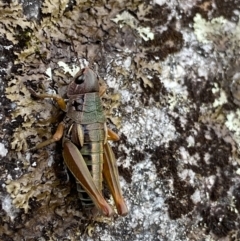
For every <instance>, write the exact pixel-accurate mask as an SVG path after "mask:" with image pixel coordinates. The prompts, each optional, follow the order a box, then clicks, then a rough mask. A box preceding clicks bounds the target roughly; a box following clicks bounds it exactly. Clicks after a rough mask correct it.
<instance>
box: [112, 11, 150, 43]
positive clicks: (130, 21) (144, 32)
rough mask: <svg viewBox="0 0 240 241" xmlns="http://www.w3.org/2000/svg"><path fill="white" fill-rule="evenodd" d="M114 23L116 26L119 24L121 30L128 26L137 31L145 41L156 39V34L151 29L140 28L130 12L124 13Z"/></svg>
mask: <svg viewBox="0 0 240 241" xmlns="http://www.w3.org/2000/svg"><path fill="white" fill-rule="evenodd" d="M112 21H113V22H115V23H116V24H119V27H120V28H122V27H123V26H124V25H125V24H126V25H128V26H130V27H131V28H132V29H136V30H137V32H138V33H139V35H140V36H141V38H143V39H144V41H148V40H153V39H154V33H153V32H152V31H151V29H150V28H149V27H143V26H140V25H139V23H138V21H137V19H136V18H134V17H133V16H132V15H131V14H130V13H129V12H128V11H124V12H122V13H121V14H118V15H117V16H116V17H115V18H113V19H112Z"/></svg>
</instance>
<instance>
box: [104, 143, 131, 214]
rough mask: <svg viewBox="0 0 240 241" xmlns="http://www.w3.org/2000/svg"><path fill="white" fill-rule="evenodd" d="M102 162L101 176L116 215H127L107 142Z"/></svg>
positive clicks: (112, 154) (114, 161)
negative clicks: (109, 194)
mask: <svg viewBox="0 0 240 241" xmlns="http://www.w3.org/2000/svg"><path fill="white" fill-rule="evenodd" d="M103 160H104V162H103V176H104V179H105V180H106V182H107V184H108V187H109V189H110V191H111V193H112V195H113V199H114V202H115V204H116V207H117V211H118V214H119V215H121V216H126V215H127V214H128V208H127V205H126V203H125V201H124V198H123V196H122V192H121V187H120V183H119V174H118V168H117V165H116V159H115V156H114V153H113V151H112V148H111V147H110V145H109V144H108V142H107V143H106V144H105V145H104V155H103Z"/></svg>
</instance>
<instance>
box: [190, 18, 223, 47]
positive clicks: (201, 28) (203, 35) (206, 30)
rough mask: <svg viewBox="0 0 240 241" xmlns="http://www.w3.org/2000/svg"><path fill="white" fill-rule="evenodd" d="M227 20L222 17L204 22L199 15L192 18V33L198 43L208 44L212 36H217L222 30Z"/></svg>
mask: <svg viewBox="0 0 240 241" xmlns="http://www.w3.org/2000/svg"><path fill="white" fill-rule="evenodd" d="M226 23H227V20H226V19H224V18H223V17H219V18H214V19H212V20H211V21H209V22H208V21H206V20H205V19H204V18H202V16H201V15H200V14H196V16H195V17H194V24H193V27H194V33H195V35H196V37H197V39H198V41H199V42H202V43H210V42H211V37H212V36H217V35H220V34H221V33H222V31H223V30H224V25H226Z"/></svg>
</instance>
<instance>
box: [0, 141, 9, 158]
mask: <svg viewBox="0 0 240 241" xmlns="http://www.w3.org/2000/svg"><path fill="white" fill-rule="evenodd" d="M7 153H8V150H7V149H6V148H5V146H4V144H3V143H0V156H2V157H3V156H6V155H7Z"/></svg>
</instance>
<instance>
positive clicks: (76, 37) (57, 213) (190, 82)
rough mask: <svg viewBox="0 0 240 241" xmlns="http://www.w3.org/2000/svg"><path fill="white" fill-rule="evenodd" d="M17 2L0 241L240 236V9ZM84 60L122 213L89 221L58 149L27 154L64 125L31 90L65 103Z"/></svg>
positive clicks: (2, 135) (7, 63)
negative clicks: (99, 91)
mask: <svg viewBox="0 0 240 241" xmlns="http://www.w3.org/2000/svg"><path fill="white" fill-rule="evenodd" d="M20 2H21V4H20V3H18V2H16V1H2V2H1V3H0V30H1V31H0V33H1V34H0V52H1V56H0V80H1V82H0V94H1V104H0V108H1V113H0V125H1V128H0V156H1V162H0V183H1V186H0V189H1V194H0V200H1V202H0V203H1V209H0V214H1V215H0V223H1V225H0V240H3V241H12V240H14V241H18V240H19V241H20V240H39V241H40V240H41V241H44V240H64V241H65V240H104V241H105V240H131V241H137V240H153V241H155V240H166V241H172V240H175V241H177V240H179V241H180V240H181V241H185V240H191V241H193V240H197V241H199V240H209V241H210V240H222V241H223V240H224V241H225V240H229V241H230V240H231V241H233V240H240V232H239V228H240V220H239V212H240V201H239V200H240V176H239V175H240V168H239V164H240V159H239V144H240V124H239V123H240V109H239V106H240V91H239V83H240V74H239V66H240V64H239V60H238V59H239V58H238V57H239V50H240V49H239V46H240V34H239V33H240V23H239V6H240V1H238V0H235V1H221V0H215V1H214V0H202V1H201V0H199V1H197V0H184V1H176V0H171V1H164V0H162V1H160V0H156V1H143V0H142V1H141V0H133V1H125V0H123V1H112V0H110V1H103V0H100V1H88V0H86V1H80V0H75V1H67V0H62V1H57V0H51V1H50V0H48V1H47V0H46V1H26V0H22V1H20ZM86 61H88V65H90V66H92V67H93V68H96V66H97V69H96V71H98V74H99V76H100V77H101V78H102V80H104V81H105V82H106V84H107V85H108V92H107V94H106V95H105V96H104V97H103V102H104V106H105V110H106V116H107V118H108V120H109V125H110V127H111V128H114V129H115V130H116V131H117V132H118V134H119V135H120V137H121V140H120V141H119V142H118V143H112V146H113V150H114V152H115V154H116V156H117V158H118V166H119V172H120V175H121V177H120V181H121V185H122V187H123V193H124V196H125V198H126V201H127V204H128V206H129V210H130V212H129V215H128V216H127V217H124V218H122V217H117V218H112V219H106V218H105V219H104V218H100V217H99V218H98V219H96V220H90V219H89V217H88V216H87V215H86V214H84V213H83V211H82V209H81V203H80V201H79V200H78V198H77V192H76V185H75V182H74V179H73V178H72V176H71V175H70V176H69V177H70V178H68V175H67V172H66V170H65V167H64V164H63V159H62V156H61V143H56V144H53V145H50V146H49V147H46V148H43V149H41V150H38V151H36V152H26V150H27V149H28V148H30V147H32V146H34V145H36V143H39V142H40V141H42V140H45V139H47V138H49V137H50V136H51V134H52V133H54V130H55V129H56V126H57V123H58V122H59V121H60V120H61V118H62V116H63V113H61V111H60V110H59V108H58V107H57V106H56V104H54V102H53V101H51V100H44V101H39V100H36V99H34V98H33V97H32V96H31V95H30V93H29V91H28V89H27V88H28V87H32V88H33V89H35V90H36V91H38V92H48V93H56V92H57V93H59V94H60V95H62V96H64V94H65V91H66V87H67V84H68V83H69V81H70V78H71V76H72V75H73V72H75V70H76V66H79V65H81V67H82V66H84V65H86V64H87V62H86ZM94 66H95V67H94ZM104 193H105V196H106V198H107V200H109V202H110V203H112V199H111V195H110V194H109V192H108V191H107V188H106V189H105V190H104ZM89 234H90V236H89Z"/></svg>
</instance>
